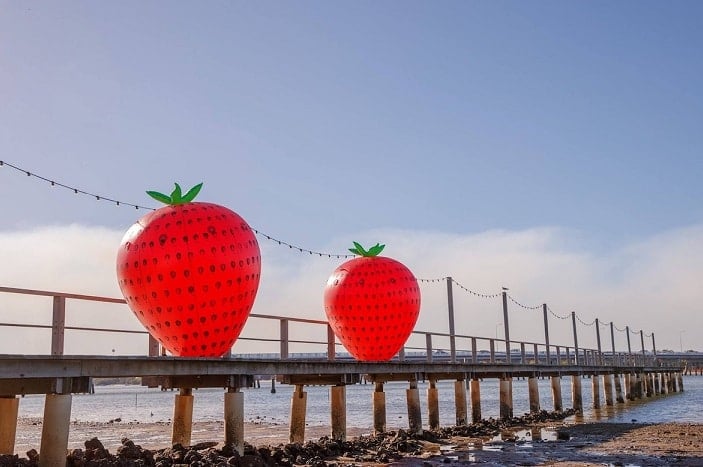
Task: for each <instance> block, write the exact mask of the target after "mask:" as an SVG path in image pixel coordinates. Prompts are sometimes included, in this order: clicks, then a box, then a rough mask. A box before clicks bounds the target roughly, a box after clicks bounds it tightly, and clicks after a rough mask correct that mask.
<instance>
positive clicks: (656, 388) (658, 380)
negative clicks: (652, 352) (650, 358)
mask: <svg viewBox="0 0 703 467" xmlns="http://www.w3.org/2000/svg"><path fill="white" fill-rule="evenodd" d="M659 394H661V373H654V395H656V396H658V395H659Z"/></svg>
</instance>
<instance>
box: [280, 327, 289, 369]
mask: <svg viewBox="0 0 703 467" xmlns="http://www.w3.org/2000/svg"><path fill="white" fill-rule="evenodd" d="M279 333H280V337H281V360H286V359H288V341H289V337H288V320H287V319H285V318H282V319H281V320H280V332H279Z"/></svg>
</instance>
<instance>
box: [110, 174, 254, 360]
mask: <svg viewBox="0 0 703 467" xmlns="http://www.w3.org/2000/svg"><path fill="white" fill-rule="evenodd" d="M201 187H202V183H201V184H199V185H197V186H195V187H193V188H192V189H191V190H189V191H188V193H186V194H185V195H183V194H182V192H181V187H180V186H179V185H178V184H176V188H175V190H173V193H171V196H167V195H164V194H162V193H158V192H155V191H147V194H149V195H150V196H151V197H153V198H154V199H156V200H158V201H160V202H163V203H166V204H167V206H164V207H162V208H160V209H157V210H156V211H154V212H150V213H149V214H147V215H145V216H144V217H142V218H141V219H139V221H137V222H136V223H135V224H134V225H133V226H132V227H131V228H130V229H129V230H128V231H127V233H126V234H125V235H124V238H123V239H122V243H121V245H120V248H119V251H118V253H117V279H118V282H119V286H120V289H121V290H122V294H123V295H124V297H125V300H126V301H127V304H128V305H129V307H130V308H131V309H132V311H133V312H134V314H135V315H136V316H137V318H138V319H139V321H140V322H141V323H142V324H143V325H144V327H145V328H146V329H147V330H148V331H149V333H150V334H151V335H152V336H154V338H156V339H157V340H158V341H159V342H160V343H161V345H163V346H164V347H165V348H166V349H167V350H168V351H169V352H171V354H173V355H175V356H182V357H185V356H189V357H220V356H222V355H224V354H225V353H226V352H227V351H228V350H229V349H230V348H231V347H232V345H233V344H234V342H235V341H236V340H237V337H239V334H240V332H241V331H242V328H243V327H244V323H245V322H246V321H247V318H248V317H249V313H250V312H251V308H252V306H253V304H254V298H255V297H256V292H257V289H258V287H259V277H260V274H261V254H260V252H259V244H258V243H257V241H256V237H255V236H254V232H253V231H252V229H251V228H250V227H249V225H248V224H247V223H246V222H245V221H244V219H242V218H241V217H240V216H239V215H238V214H236V213H235V212H232V211H230V210H229V209H227V208H225V207H223V206H220V205H218V204H212V203H201V202H193V199H194V198H195V196H196V195H197V194H198V192H199V191H200V188H201Z"/></svg>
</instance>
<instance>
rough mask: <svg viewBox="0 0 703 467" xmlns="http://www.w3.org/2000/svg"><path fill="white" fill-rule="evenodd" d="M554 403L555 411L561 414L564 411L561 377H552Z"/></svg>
mask: <svg viewBox="0 0 703 467" xmlns="http://www.w3.org/2000/svg"><path fill="white" fill-rule="evenodd" d="M551 382H552V402H553V403H554V411H555V412H561V411H562V410H564V404H563V402H562V399H561V376H552V381H551Z"/></svg>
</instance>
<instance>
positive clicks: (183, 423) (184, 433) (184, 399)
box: [171, 388, 193, 446]
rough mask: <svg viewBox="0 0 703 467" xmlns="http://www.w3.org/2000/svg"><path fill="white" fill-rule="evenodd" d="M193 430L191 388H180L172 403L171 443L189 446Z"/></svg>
mask: <svg viewBox="0 0 703 467" xmlns="http://www.w3.org/2000/svg"><path fill="white" fill-rule="evenodd" d="M192 431H193V389H191V388H181V391H180V394H176V400H175V403H174V404H173V426H172V427H171V444H180V445H181V446H190V437H191V434H192Z"/></svg>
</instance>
